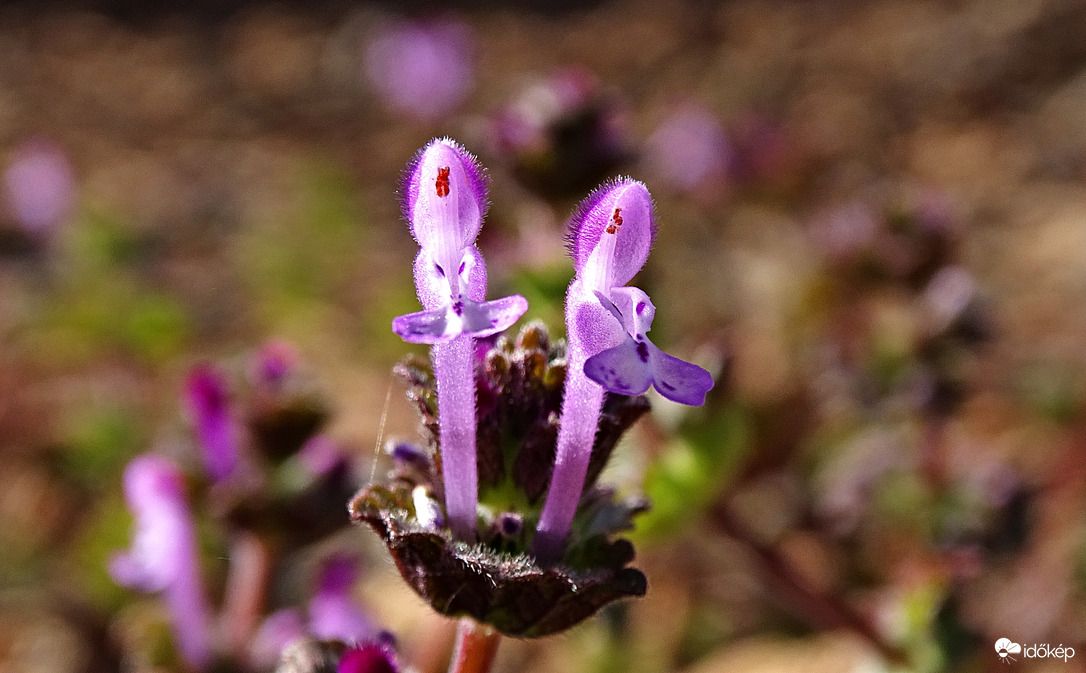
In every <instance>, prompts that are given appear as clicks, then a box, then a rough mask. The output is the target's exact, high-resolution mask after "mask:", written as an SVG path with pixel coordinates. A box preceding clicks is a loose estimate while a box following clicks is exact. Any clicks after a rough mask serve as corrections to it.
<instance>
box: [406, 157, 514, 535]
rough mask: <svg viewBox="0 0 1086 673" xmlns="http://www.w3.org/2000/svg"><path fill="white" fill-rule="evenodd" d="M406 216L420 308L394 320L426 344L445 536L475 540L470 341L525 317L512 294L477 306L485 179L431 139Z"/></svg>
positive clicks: (409, 173) (481, 288) (417, 164)
mask: <svg viewBox="0 0 1086 673" xmlns="http://www.w3.org/2000/svg"><path fill="white" fill-rule="evenodd" d="M403 196H404V203H403V207H404V217H405V219H406V220H407V222H408V225H409V226H410V228H411V234H412V235H413V236H414V237H415V240H416V241H417V242H418V244H419V248H420V249H419V254H418V256H417V257H416V258H415V287H416V289H417V291H418V296H419V301H420V302H421V303H422V305H423V308H424V310H423V311H420V312H418V313H411V314H408V315H403V316H400V317H398V318H396V319H395V320H394V321H393V322H392V330H393V331H394V332H395V333H396V334H398V335H400V336H401V337H402V338H403V339H404V340H405V341H409V342H411V343H425V344H431V345H432V349H431V359H432V361H433V366H434V376H435V378H436V379H437V387H438V422H439V424H440V426H441V432H440V444H441V446H440V451H441V466H442V477H443V481H444V488H445V510H446V516H447V522H448V525H449V528H450V529H451V530H452V532H453V534H454V535H455V536H456V537H458V538H460V539H462V540H465V541H474V540H475V537H476V530H475V529H476V510H477V505H478V500H479V486H478V471H477V467H476V454H475V428H476V418H475V361H474V345H473V343H474V339H475V338H481V337H486V336H490V335H492V334H497V333H498V332H501V331H503V330H505V329H506V328H508V327H509V326H511V325H512V324H513V323H514V322H516V321H517V319H519V318H520V316H522V315H523V314H524V312H525V311H526V310H528V302H527V300H525V299H524V297H521V296H520V295H512V296H509V297H503V298H501V299H497V300H494V301H485V297H486V264H485V263H484V262H483V257H482V255H481V254H480V253H479V250H478V249H477V248H476V247H475V244H474V242H475V238H476V236H478V234H479V230H480V228H481V227H482V223H483V215H484V214H485V212H486V207H487V192H486V177H485V173H484V172H483V169H482V167H480V166H479V164H478V162H477V161H476V160H475V157H473V156H472V155H471V154H470V153H468V152H467V151H466V150H465V149H464V148H463V147H461V146H460V145H459V144H457V143H456V142H454V141H453V140H450V139H448V138H442V139H435V140H433V141H431V142H430V143H429V144H428V145H427V146H426V147H424V148H423V149H422V150H421V151H420V152H419V154H418V155H417V156H416V157H415V159H414V160H413V161H412V162H411V163H410V164H408V167H407V170H406V179H405V183H404V187H403Z"/></svg>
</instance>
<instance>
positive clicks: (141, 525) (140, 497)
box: [109, 454, 211, 669]
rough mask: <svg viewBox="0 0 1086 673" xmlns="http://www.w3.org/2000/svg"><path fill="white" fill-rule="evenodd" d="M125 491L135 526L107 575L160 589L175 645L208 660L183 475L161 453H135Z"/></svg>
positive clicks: (199, 662) (197, 661) (194, 660)
mask: <svg viewBox="0 0 1086 673" xmlns="http://www.w3.org/2000/svg"><path fill="white" fill-rule="evenodd" d="M124 496H125V501H126V502H127V503H128V508H129V509H130V510H131V512H132V514H133V516H134V517H135V524H136V529H135V534H134V535H133V538H132V546H131V548H130V549H129V550H128V551H126V552H121V553H118V554H116V555H115V556H114V557H113V558H112V559H111V560H110V564H109V573H110V576H111V577H113V580H114V581H115V582H117V584H120V585H121V586H124V587H128V588H130V589H135V590H137V591H145V592H161V593H162V595H163V598H164V599H165V602H166V606H167V609H168V610H169V613H170V617H171V620H172V623H173V631H174V637H175V639H176V642H177V649H178V651H179V652H180V654H181V656H182V657H183V658H184V659H185V661H186V662H188V664H189V665H190V666H192V667H193V668H195V669H203V668H205V667H206V666H207V664H208V663H209V662H210V660H211V641H210V633H209V630H208V626H209V613H208V607H207V603H206V599H205V597H204V591H203V585H202V583H201V580H200V572H199V560H198V557H197V546H196V530H195V526H194V524H193V520H192V516H191V514H190V513H189V509H188V503H187V501H186V498H185V485H184V477H183V475H182V474H181V471H180V470H179V469H178V468H177V467H176V466H175V465H174V464H173V463H171V462H170V461H169V460H167V459H165V458H163V457H161V456H155V455H150V454H148V455H143V456H139V457H137V458H135V459H134V460H132V462H130V463H129V464H128V467H127V468H125V472H124Z"/></svg>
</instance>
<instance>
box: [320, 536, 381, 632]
mask: <svg viewBox="0 0 1086 673" xmlns="http://www.w3.org/2000/svg"><path fill="white" fill-rule="evenodd" d="M357 575H358V564H357V562H356V561H355V560H354V559H352V558H350V557H347V556H342V555H337V556H333V557H331V558H329V559H328V560H327V561H325V563H324V566H323V568H322V569H321V575H320V582H319V585H318V587H317V592H316V593H315V594H314V595H313V598H312V599H311V600H310V601H309V632H310V633H311V634H313V635H314V636H316V637H317V638H319V639H321V640H342V641H343V642H345V643H359V642H364V641H366V640H370V639H372V638H373V637H374V636H376V635H377V628H376V627H375V626H374V624H373V622H372V621H371V620H370V618H369V617H368V616H366V614H365V613H364V612H362V610H361V609H360V608H359V607H358V605H357V604H356V603H355V601H354V599H353V598H352V597H351V587H352V586H354V581H355V578H356V577H357Z"/></svg>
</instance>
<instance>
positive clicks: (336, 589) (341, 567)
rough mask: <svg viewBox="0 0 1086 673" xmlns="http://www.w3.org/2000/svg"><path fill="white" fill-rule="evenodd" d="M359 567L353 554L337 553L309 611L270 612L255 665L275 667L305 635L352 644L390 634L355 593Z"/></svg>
mask: <svg viewBox="0 0 1086 673" xmlns="http://www.w3.org/2000/svg"><path fill="white" fill-rule="evenodd" d="M357 570H358V563H357V561H356V560H355V559H354V558H352V557H349V556H346V555H338V554H337V555H334V556H331V557H330V558H328V559H326V560H325V562H324V563H323V564H322V566H321V571H320V577H319V580H318V586H317V591H316V593H314V595H313V597H312V598H311V599H310V601H309V607H308V610H307V611H306V614H303V613H302V612H301V611H299V610H296V609H294V608H284V609H282V610H277V611H276V612H273V613H272V614H270V615H268V617H267V618H266V619H265V620H264V623H263V624H261V625H260V628H259V629H258V630H257V633H256V635H255V636H254V637H253V641H252V645H251V647H250V659H251V660H252V663H253V665H254V667H255V668H259V669H269V668H272V667H273V666H274V665H275V662H276V661H278V660H279V658H280V656H281V655H282V652H283V650H284V649H285V648H286V647H287V646H288V645H290V644H291V643H293V642H294V641H296V640H299V639H300V638H303V637H305V636H313V637H315V638H317V639H318V640H338V641H341V642H344V643H347V644H348V645H352V646H359V643H372V642H377V641H381V640H382V638H385V637H387V636H388V633H387V632H384V631H378V630H377V628H376V627H375V626H374V624H373V622H372V621H371V620H370V618H369V617H368V616H367V615H366V614H365V612H363V611H362V609H361V608H359V607H358V604H357V603H356V602H355V600H354V599H353V597H352V596H351V588H352V586H353V585H354V581H355V578H356V577H357V574H358V573H357Z"/></svg>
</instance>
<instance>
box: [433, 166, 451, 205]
mask: <svg viewBox="0 0 1086 673" xmlns="http://www.w3.org/2000/svg"><path fill="white" fill-rule="evenodd" d="M434 186H435V187H437V195H438V196H440V197H442V198H444V197H446V196H448V195H449V167H448V166H445V167H443V168H439V169H437V180H436V181H435V182H434Z"/></svg>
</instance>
